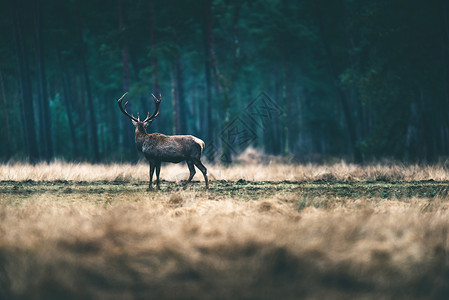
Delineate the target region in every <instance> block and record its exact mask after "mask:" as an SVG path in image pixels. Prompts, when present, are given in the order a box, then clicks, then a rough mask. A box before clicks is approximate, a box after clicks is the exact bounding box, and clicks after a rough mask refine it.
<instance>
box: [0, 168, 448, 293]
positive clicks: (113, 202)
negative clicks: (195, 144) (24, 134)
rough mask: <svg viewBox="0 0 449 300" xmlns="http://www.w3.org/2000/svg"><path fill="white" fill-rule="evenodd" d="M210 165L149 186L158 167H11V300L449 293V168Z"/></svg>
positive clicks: (5, 275) (5, 265)
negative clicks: (207, 184) (189, 177)
mask: <svg viewBox="0 0 449 300" xmlns="http://www.w3.org/2000/svg"><path fill="white" fill-rule="evenodd" d="M164 170H165V172H164ZM210 170H211V172H210V173H211V177H212V180H211V189H210V190H205V188H204V182H203V181H196V182H193V183H192V184H191V185H190V186H189V187H187V188H186V189H183V187H182V179H183V176H184V174H183V173H182V172H187V170H184V169H183V167H182V166H174V167H171V166H167V167H165V168H164V167H163V169H162V172H161V175H162V176H163V179H164V181H163V182H162V184H161V191H148V190H147V185H148V182H147V180H146V176H148V175H147V172H148V170H147V166H146V165H137V166H121V165H107V166H104V165H103V166H98V165H88V164H80V165H72V164H70V165H67V164H63V163H54V164H50V165H45V164H44V165H40V166H39V165H38V166H28V165H19V164H15V165H3V166H0V179H1V181H0V299H61V298H63V299H80V298H82V299H103V298H106V299H148V298H154V299H161V298H171V299H173V298H179V299H186V298H189V299H191V298H196V299H197V298H219V299H223V298H230V299H235V298H248V299H273V298H277V299H298V298H318V297H324V298H344V299H347V298H349V297H351V298H369V299H379V298H406V299H410V298H433V299H439V298H441V299H443V298H445V297H446V295H447V294H448V293H449V287H448V285H447V282H448V280H449V260H448V258H449V257H448V254H447V253H448V250H449V210H448V208H449V201H448V195H447V194H448V188H449V184H448V183H449V181H448V178H449V172H447V170H446V169H445V167H444V166H398V165H387V166H380V165H377V166H365V167H361V166H355V165H347V164H336V165H327V166H314V165H305V166H304V165H285V166H282V165H281V166H280V165H275V166H273V165H271V166H270V165H250V166H248V165H244V166H242V165H238V166H234V167H231V168H220V167H217V166H212V167H210ZM200 175H201V174H200ZM33 178H34V179H33ZM195 178H196V179H200V180H201V177H200V176H198V175H197V177H195ZM83 179H87V180H83Z"/></svg>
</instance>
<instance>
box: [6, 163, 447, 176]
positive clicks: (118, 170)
mask: <svg viewBox="0 0 449 300" xmlns="http://www.w3.org/2000/svg"><path fill="white" fill-rule="evenodd" d="M207 168H208V173H209V177H211V179H212V180H230V181H235V180H239V179H245V180H250V181H254V180H255V181H284V180H288V181H315V180H326V181H328V180H338V181H376V180H382V181H420V180H435V181H446V180H449V169H448V168H447V167H446V166H445V165H443V164H435V165H403V164H396V163H390V164H372V165H366V166H361V165H356V164H350V163H345V162H339V163H333V164H329V165H317V164H311V163H309V164H285V163H278V162H271V163H270V162H267V163H266V164H262V163H245V164H235V165H232V166H230V167H224V166H220V165H207ZM148 169H149V167H148V165H147V164H146V163H143V162H142V163H138V164H136V165H132V164H88V163H66V162H61V161H54V162H52V163H39V164H36V165H30V164H24V163H8V164H0V180H13V181H23V180H36V181H40V180H45V181H52V180H72V181H94V180H106V181H115V180H124V181H146V180H148V171H149V170H148ZM188 174H189V173H188V168H187V166H186V165H185V163H180V164H167V165H164V166H163V167H162V171H161V178H162V179H164V180H167V181H179V180H184V179H187V177H188ZM200 175H201V173H200V172H197V175H196V176H195V178H194V179H195V180H203V179H202V176H200Z"/></svg>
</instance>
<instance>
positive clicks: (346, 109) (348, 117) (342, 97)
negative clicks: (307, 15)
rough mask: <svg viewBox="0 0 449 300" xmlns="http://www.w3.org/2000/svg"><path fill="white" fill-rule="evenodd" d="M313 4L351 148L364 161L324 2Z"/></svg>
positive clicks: (356, 158)
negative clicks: (326, 26)
mask: <svg viewBox="0 0 449 300" xmlns="http://www.w3.org/2000/svg"><path fill="white" fill-rule="evenodd" d="M313 4H314V8H315V15H316V20H317V23H318V29H319V31H320V37H321V40H322V43H323V46H324V51H325V54H326V58H327V61H328V64H329V68H330V71H331V74H332V78H333V80H334V86H335V89H336V91H337V98H338V101H339V102H340V105H341V107H342V109H343V114H344V117H345V123H346V128H347V131H348V135H349V141H350V144H351V150H352V153H353V155H354V161H355V162H356V163H359V162H362V155H361V152H360V149H359V148H358V147H357V135H356V128H355V123H354V119H353V117H352V114H351V109H350V105H349V101H348V99H347V97H346V94H345V92H344V91H343V90H342V87H341V86H340V85H339V84H338V76H339V74H338V71H337V68H336V64H335V59H334V56H333V53H332V48H331V45H330V43H329V39H328V38H327V36H326V33H325V31H324V24H323V18H322V12H321V9H320V5H322V3H317V2H314V3H313Z"/></svg>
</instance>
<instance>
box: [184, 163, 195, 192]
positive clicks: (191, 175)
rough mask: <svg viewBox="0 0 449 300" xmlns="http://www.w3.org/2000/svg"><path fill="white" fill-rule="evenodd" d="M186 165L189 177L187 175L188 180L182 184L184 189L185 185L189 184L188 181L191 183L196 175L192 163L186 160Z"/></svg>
mask: <svg viewBox="0 0 449 300" xmlns="http://www.w3.org/2000/svg"><path fill="white" fill-rule="evenodd" d="M186 163H187V166H188V167H189V171H190V175H189V179H187V182H186V183H185V184H184V188H186V187H187V185H188V184H189V183H190V181H192V178H193V176H195V174H196V171H195V165H194V164H193V161H191V160H186Z"/></svg>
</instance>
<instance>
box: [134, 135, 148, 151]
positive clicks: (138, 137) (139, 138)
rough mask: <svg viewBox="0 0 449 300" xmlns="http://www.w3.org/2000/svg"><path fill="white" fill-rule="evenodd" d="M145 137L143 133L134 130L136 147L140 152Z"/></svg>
mask: <svg viewBox="0 0 449 300" xmlns="http://www.w3.org/2000/svg"><path fill="white" fill-rule="evenodd" d="M147 135H148V134H147V133H146V132H145V131H141V130H136V147H137V150H139V151H140V152H142V146H143V142H144V141H145V139H146V137H147Z"/></svg>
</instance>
